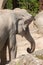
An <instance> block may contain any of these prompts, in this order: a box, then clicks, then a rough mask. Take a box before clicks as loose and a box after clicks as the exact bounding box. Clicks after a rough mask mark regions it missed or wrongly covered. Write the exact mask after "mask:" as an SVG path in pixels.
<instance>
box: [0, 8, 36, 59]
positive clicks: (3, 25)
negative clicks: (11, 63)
mask: <svg viewBox="0 0 43 65" xmlns="http://www.w3.org/2000/svg"><path fill="white" fill-rule="evenodd" d="M33 18H34V17H33V16H32V15H31V14H29V13H28V12H27V11H26V10H25V9H19V8H16V9H14V10H0V51H1V50H2V49H3V47H4V46H5V44H6V40H7V39H8V40H9V47H10V48H9V50H10V54H11V59H14V58H15V56H16V52H15V50H16V34H21V33H22V32H23V35H24V34H25V35H24V36H25V37H26V39H27V40H28V38H29V41H30V42H31V49H29V48H28V49H27V51H28V52H29V53H32V52H33V51H34V50H35V42H34V40H33V38H32V37H31V36H30V33H29V29H28V25H29V24H30V23H31V22H32V20H33ZM27 34H28V37H27ZM21 35H22V34H21ZM31 39H32V40H31Z"/></svg>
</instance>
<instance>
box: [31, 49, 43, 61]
mask: <svg viewBox="0 0 43 65" xmlns="http://www.w3.org/2000/svg"><path fill="white" fill-rule="evenodd" d="M32 55H34V56H35V57H37V58H38V59H41V60H43V49H42V50H38V51H35V52H34V53H32Z"/></svg>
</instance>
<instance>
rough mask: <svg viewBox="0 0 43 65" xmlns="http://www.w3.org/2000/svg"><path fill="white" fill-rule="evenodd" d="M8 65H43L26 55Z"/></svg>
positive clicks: (42, 62)
mask: <svg viewBox="0 0 43 65" xmlns="http://www.w3.org/2000/svg"><path fill="white" fill-rule="evenodd" d="M9 65H43V61H42V60H40V59H38V58H35V57H34V56H32V55H30V54H27V55H22V56H20V57H18V58H16V59H15V60H12V61H11V62H10V63H9Z"/></svg>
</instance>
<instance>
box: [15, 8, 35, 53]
mask: <svg viewBox="0 0 43 65" xmlns="http://www.w3.org/2000/svg"><path fill="white" fill-rule="evenodd" d="M14 12H15V15H16V20H17V22H16V33H19V34H21V33H22V32H23V34H22V35H23V36H25V38H26V39H27V40H28V41H30V43H31V49H30V48H27V51H28V52H29V53H32V52H33V51H34V50H35V42H34V40H33V38H32V36H31V35H30V32H29V27H28V26H29V24H30V23H31V22H32V20H33V19H34V17H33V16H32V15H31V14H29V13H28V12H27V11H26V10H25V9H20V8H16V9H14Z"/></svg>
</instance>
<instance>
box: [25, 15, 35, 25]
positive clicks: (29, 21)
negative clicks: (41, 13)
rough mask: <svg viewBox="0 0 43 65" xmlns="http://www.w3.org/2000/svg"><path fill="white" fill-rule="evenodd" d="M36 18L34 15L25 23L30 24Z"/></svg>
mask: <svg viewBox="0 0 43 65" xmlns="http://www.w3.org/2000/svg"><path fill="white" fill-rule="evenodd" d="M33 20H34V16H32V17H31V18H30V19H27V20H26V21H25V22H24V24H28V25H29V24H30V23H31V22H32V21H33Z"/></svg>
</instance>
